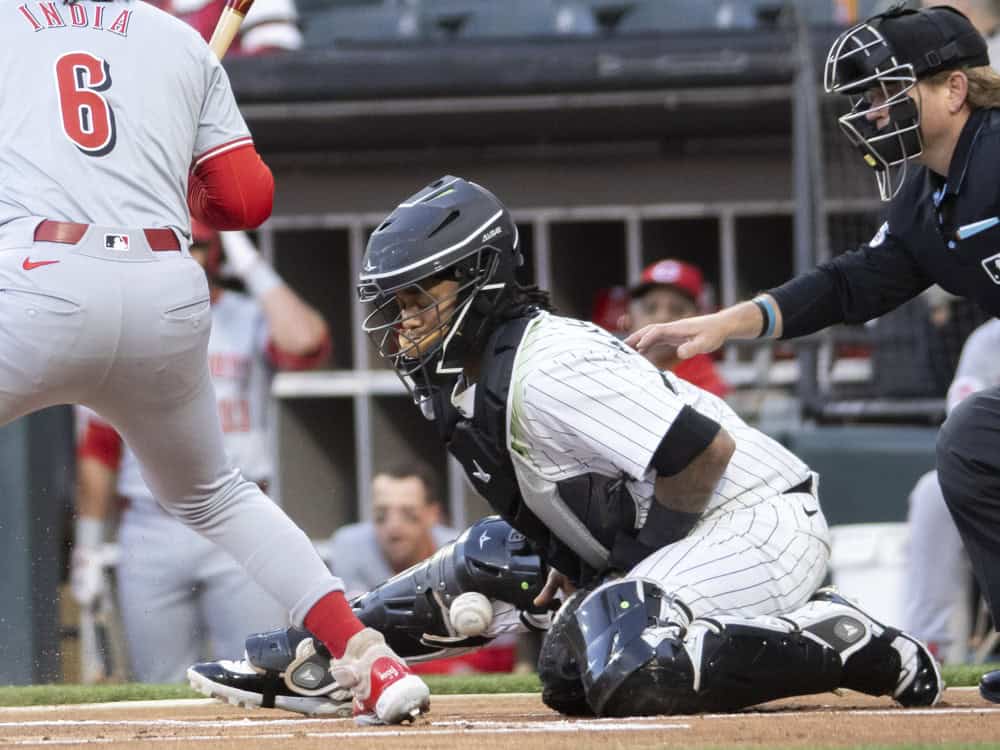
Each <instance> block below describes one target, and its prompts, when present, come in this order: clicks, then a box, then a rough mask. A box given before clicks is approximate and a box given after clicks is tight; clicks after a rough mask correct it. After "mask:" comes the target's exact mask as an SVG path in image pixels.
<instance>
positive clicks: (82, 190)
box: [0, 0, 250, 249]
mask: <svg viewBox="0 0 1000 750" xmlns="http://www.w3.org/2000/svg"><path fill="white" fill-rule="evenodd" d="M0 9H2V14H3V17H2V19H0V71H2V72H3V74H4V80H5V81H7V84H6V85H7V87H8V88H7V95H5V96H3V97H0V122H2V123H3V133H4V137H3V138H2V139H0V174H2V175H3V183H4V184H3V187H2V189H0V227H3V225H5V224H9V223H12V222H14V223H16V222H17V220H18V219H23V218H25V217H33V216H34V217H44V218H47V219H57V220H63V221H77V222H86V223H92V224H103V225H117V226H126V227H171V228H173V229H175V230H177V231H179V232H181V233H184V234H186V233H187V232H188V231H189V229H188V227H189V225H190V220H189V213H188V208H187V203H186V196H187V175H188V169H189V168H190V167H191V165H192V161H193V162H194V163H195V164H196V163H197V162H198V161H199V160H201V159H204V158H206V157H207V156H211V155H213V154H216V153H219V152H220V151H221V150H224V149H226V148H231V147H236V146H239V145H244V144H246V143H248V142H250V133H249V131H248V130H247V126H246V123H245V122H244V121H243V117H242V115H241V114H240V112H239V109H238V108H237V106H236V102H235V100H234V98H233V96H232V91H231V90H230V86H229V79H228V77H227V76H226V74H225V71H224V70H223V69H222V66H221V65H220V64H219V61H218V60H216V58H215V56H214V55H213V54H212V52H211V51H210V50H209V48H208V46H207V45H206V44H205V43H204V42H203V41H202V39H201V37H199V36H198V34H197V32H195V31H194V30H193V29H191V28H189V27H188V26H186V25H185V24H184V23H182V22H181V21H178V20H177V19H175V18H172V17H171V16H169V15H167V14H166V13H163V12H161V11H158V10H156V9H155V8H153V7H152V6H150V5H148V4H146V3H143V2H131V1H129V0H115V1H113V2H94V1H93V0H80V1H79V2H75V3H72V4H68V5H67V4H64V3H63V2H61V1H57V0H52V1H50V2H26V3H17V2H15V1H11V0H5V2H3V3H2V4H0ZM15 90H16V92H17V93H16V95H10V94H11V93H12V92H13V91H15ZM26 223H30V220H29V221H28V222H24V223H22V225H20V226H18V225H15V226H13V227H8V228H6V230H4V231H0V249H3V248H4V247H12V246H23V245H24V244H25V241H26V240H30V233H31V231H32V230H33V229H34V225H33V224H31V226H25V225H23V224H26ZM35 223H37V221H36V222H35ZM18 240H19V241H20V243H19V244H18V245H15V244H14V242H15V241H18Z"/></svg>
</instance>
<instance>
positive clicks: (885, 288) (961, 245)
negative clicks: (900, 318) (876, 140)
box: [769, 109, 1000, 338]
mask: <svg viewBox="0 0 1000 750" xmlns="http://www.w3.org/2000/svg"><path fill="white" fill-rule="evenodd" d="M994 217H1000V109H979V110H975V111H973V113H972V114H971V116H970V117H969V119H968V121H967V122H966V123H965V127H964V128H963V129H962V133H961V135H960V136H959V139H958V143H957V145H956V146H955V153H954V154H953V155H952V157H951V164H950V165H949V170H948V178H947V179H945V178H943V177H941V176H940V175H938V174H935V173H934V172H932V171H930V170H929V169H927V167H924V166H921V167H919V168H918V169H916V170H914V171H912V172H911V173H910V174H909V175H908V177H907V178H906V180H905V182H904V183H903V187H902V189H901V190H900V191H899V193H898V194H897V195H896V197H895V198H893V200H892V202H891V203H890V204H889V211H888V220H887V222H886V223H885V224H883V225H882V227H881V228H880V229H879V231H878V234H876V235H875V237H873V238H872V240H871V241H870V242H869V243H867V244H865V245H862V246H861V247H860V248H859V249H858V250H855V251H853V252H848V253H844V254H843V255H839V256H837V257H836V258H834V259H833V260H831V261H830V262H829V263H824V264H823V265H821V266H819V267H817V268H816V269H814V270H813V271H810V272H809V273H806V274H803V275H802V276H798V277H796V278H794V279H792V280H791V281H788V282H786V283H785V284H782V285H781V286H780V287H778V288H777V289H772V290H770V292H769V293H770V294H771V295H772V296H773V297H774V298H775V300H777V302H778V305H779V307H780V308H781V315H782V320H783V326H784V329H783V331H782V338H794V337H795V336H802V335H805V334H807V333H812V332H813V331H818V330H820V329H822V328H826V327H827V326H829V325H832V324H834V323H863V322H864V321H866V320H871V319H872V318H876V317H878V316H880V315H883V314H885V313H887V312H889V311H890V310H893V309H895V308H896V307H899V306H900V305H901V304H903V303H904V302H906V301H907V300H909V299H911V298H913V297H915V296H916V295H918V294H919V293H920V292H922V291H923V290H924V289H926V288H927V287H929V286H930V285H931V284H940V285H941V286H942V287H943V288H944V289H946V290H948V291H949V292H951V293H952V294H956V295H959V296H961V297H967V298H968V299H970V300H973V301H975V302H976V303H978V304H979V305H980V306H981V307H982V308H983V309H984V310H985V311H986V312H988V313H990V314H991V315H994V316H1000V222H998V223H996V224H994V225H993V226H989V224H990V223H991V222H989V221H988V220H989V219H992V218H994ZM977 222H983V224H978V225H977ZM970 225H974V226H970ZM959 229H964V232H963V233H964V234H968V233H970V232H974V233H973V234H971V236H967V237H966V239H964V240H963V239H959V238H958V231H959Z"/></svg>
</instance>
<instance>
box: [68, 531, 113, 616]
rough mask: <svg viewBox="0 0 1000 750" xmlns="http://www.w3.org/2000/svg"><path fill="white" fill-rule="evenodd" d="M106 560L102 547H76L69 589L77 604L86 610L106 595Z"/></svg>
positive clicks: (71, 558) (72, 557)
mask: <svg viewBox="0 0 1000 750" xmlns="http://www.w3.org/2000/svg"><path fill="white" fill-rule="evenodd" d="M106 586H107V582H106V579H105V577H104V559H103V555H102V553H101V548H100V547H86V546H83V545H79V544H78V545H76V546H74V547H73V554H72V555H71V556H70V573H69V588H70V592H71V593H72V594H73V598H74V599H75V600H76V603H77V604H79V605H80V606H81V607H83V608H85V609H89V608H91V607H93V606H94V604H96V603H97V602H98V601H99V600H100V598H101V597H102V596H103V595H104V593H105V588H106Z"/></svg>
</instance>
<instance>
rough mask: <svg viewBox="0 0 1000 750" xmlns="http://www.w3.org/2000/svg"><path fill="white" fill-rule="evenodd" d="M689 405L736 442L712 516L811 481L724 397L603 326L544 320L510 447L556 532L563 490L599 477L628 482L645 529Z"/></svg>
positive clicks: (522, 381)
mask: <svg viewBox="0 0 1000 750" xmlns="http://www.w3.org/2000/svg"><path fill="white" fill-rule="evenodd" d="M463 396H465V398H468V396H466V395H465V394H463ZM461 400H462V401H464V400H465V399H461ZM467 403H468V402H465V404H467ZM456 405H457V406H458V407H459V408H460V410H462V411H465V412H467V411H468V409H467V406H466V408H465V409H463V408H462V406H463V405H464V404H462V403H459V402H458V401H456ZM685 405H688V406H690V407H691V408H693V409H695V410H696V411H698V412H700V413H701V414H703V415H705V416H707V417H709V418H711V419H713V420H715V421H716V422H718V423H719V424H721V425H722V427H723V428H724V429H725V430H726V431H727V432H728V433H729V434H730V435H731V436H732V437H733V439H734V440H735V442H736V452H735V453H734V455H733V457H732V460H731V461H730V463H729V466H728V467H727V469H726V471H725V473H724V474H723V476H722V479H721V481H720V482H719V484H718V486H717V487H716V490H715V492H714V494H713V496H712V498H711V500H710V501H709V504H708V507H707V509H706V511H705V516H706V517H708V516H711V515H712V514H713V513H716V512H718V511H719V510H720V509H725V510H727V511H731V510H735V509H741V508H748V507H751V506H753V505H756V504H758V503H760V502H762V501H765V500H773V499H774V498H775V497H776V496H778V495H781V494H782V493H784V492H785V491H786V490H788V489H790V488H792V487H795V486H797V485H799V484H801V483H802V482H803V481H805V480H806V479H808V478H809V477H810V475H811V473H810V470H809V467H808V466H806V464H804V463H803V462H802V461H801V460H799V459H798V458H797V457H796V456H795V455H794V454H792V453H791V452H789V451H788V450H786V449H785V448H784V447H782V446H781V445H780V444H778V443H777V442H776V441H774V440H772V439H771V438H769V437H767V436H766V435H764V434H763V433H762V432H760V431H759V430H756V429H753V428H752V427H750V426H748V425H747V424H746V423H745V422H744V421H743V420H742V419H740V417H739V416H738V415H737V414H736V413H735V412H734V411H733V410H732V409H731V408H730V407H729V406H728V405H727V404H726V403H725V402H724V401H722V399H720V398H718V397H716V396H713V395H712V394H710V393H708V392H706V391H703V390H700V389H699V388H697V387H695V386H693V385H691V384H689V383H687V382H685V381H683V380H680V379H679V378H677V377H675V376H673V375H671V374H670V373H663V372H660V371H659V370H657V369H656V367H654V366H653V365H652V364H651V363H650V362H648V361H647V360H646V359H645V358H644V357H642V356H641V355H639V354H638V353H637V352H635V351H633V350H632V349H629V348H628V347H626V346H625V345H624V344H622V343H621V342H620V341H618V340H617V339H616V338H614V337H613V336H612V335H611V334H609V333H607V332H606V331H604V330H602V329H600V328H598V327H597V326H594V325H592V324H590V323H586V322H582V321H578V320H574V319H571V318H564V317H559V316H556V315H552V314H550V313H542V314H540V315H539V316H538V317H537V318H536V319H535V320H534V321H532V323H530V324H529V326H528V328H527V330H526V332H525V335H524V338H523V339H522V341H521V344H520V346H519V348H518V352H517V356H516V359H515V362H514V369H513V374H512V378H511V387H510V396H509V398H508V420H509V429H508V443H509V447H510V452H511V457H512V459H513V460H514V466H515V469H516V471H517V477H518V482H519V485H520V487H521V491H522V495H523V496H524V498H525V501H526V503H527V504H528V505H529V506H530V507H531V508H532V510H533V511H534V512H535V513H536V515H539V517H540V518H541V520H542V521H544V522H546V524H547V525H548V526H549V527H550V528H553V526H554V524H553V523H551V522H550V520H551V519H550V518H549V519H547V518H546V517H545V516H546V515H547V514H546V510H547V509H548V508H551V506H553V505H557V504H558V503H559V499H558V491H557V488H556V483H557V482H559V481H561V480H563V479H566V478H568V477H572V476H576V475H579V474H583V473H591V472H592V473H597V474H601V475H605V476H611V477H622V478H623V479H624V480H625V482H626V486H627V487H628V489H629V492H630V493H631V495H632V498H633V499H634V501H635V503H636V511H637V512H636V525H637V527H638V526H641V525H642V524H643V523H645V518H646V514H647V512H648V510H649V507H650V504H651V503H652V502H653V482H654V480H655V478H656V471H655V469H653V468H651V466H650V463H651V460H652V458H653V455H654V453H655V452H656V451H657V448H658V447H659V445H660V443H661V441H662V440H663V439H664V436H665V435H666V434H667V432H668V430H669V429H670V426H671V425H672V424H673V421H674V419H675V418H676V417H677V415H678V414H679V413H680V411H681V409H682V408H683V407H684V406H685ZM557 512H558V511H557ZM562 515H563V516H564V514H562ZM564 541H567V542H568V540H564ZM577 551H578V552H580V550H577ZM581 556H582V557H584V559H587V555H586V554H581Z"/></svg>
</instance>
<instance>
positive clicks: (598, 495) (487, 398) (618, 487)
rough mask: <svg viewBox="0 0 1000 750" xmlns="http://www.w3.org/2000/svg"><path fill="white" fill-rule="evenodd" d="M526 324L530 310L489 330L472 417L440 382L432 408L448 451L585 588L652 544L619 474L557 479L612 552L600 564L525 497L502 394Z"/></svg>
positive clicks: (626, 564)
mask: <svg viewBox="0 0 1000 750" xmlns="http://www.w3.org/2000/svg"><path fill="white" fill-rule="evenodd" d="M530 322H531V317H530V316H529V317H522V318H516V319H514V320H511V321H508V322H507V323H505V324H503V325H502V326H500V327H499V328H497V330H496V331H494V332H493V334H492V335H491V336H490V339H489V341H488V343H487V345H486V348H485V350H484V352H483V355H482V360H481V362H480V369H479V372H480V379H479V381H478V382H477V383H476V394H475V403H474V413H473V418H472V419H466V418H465V417H463V416H462V415H461V414H460V413H459V412H458V410H457V409H456V408H455V407H454V406H453V405H452V403H451V399H450V393H449V392H447V389H444V388H442V389H441V391H440V392H439V393H438V395H437V398H436V400H435V413H436V415H437V422H438V426H439V429H441V431H442V437H443V438H444V440H445V444H446V445H447V446H448V451H449V452H450V453H451V454H452V455H453V456H454V457H455V458H456V459H458V462H459V463H460V464H461V465H462V468H463V469H465V473H466V475H467V476H468V478H469V481H470V482H472V485H473V487H475V488H476V491H477V492H478V493H479V494H480V495H482V496H483V497H484V498H486V501H487V502H488V503H489V504H490V507H491V508H492V509H493V510H494V511H495V512H496V513H498V514H499V515H500V516H501V517H502V518H503V519H504V520H505V521H507V523H509V524H510V525H511V526H513V527H514V528H515V529H517V530H518V531H519V532H521V533H522V534H524V536H525V537H527V538H528V539H529V540H530V541H531V542H532V543H533V544H534V546H535V549H536V550H538V552H539V554H540V555H541V557H542V559H543V560H544V561H545V562H546V563H547V564H548V565H550V566H552V567H554V568H556V569H557V570H558V571H559V572H561V573H563V574H564V575H566V576H567V577H568V578H570V580H572V581H573V582H574V583H575V584H576V585H578V586H587V585H588V584H592V583H594V582H596V581H597V580H599V579H600V578H602V577H603V576H604V574H606V573H607V572H608V571H609V570H611V569H618V570H627V569H629V568H631V567H632V566H633V565H635V564H636V563H638V562H639V560H641V559H642V558H643V557H645V556H646V555H648V554H649V553H650V552H652V549H649V548H647V547H645V546H643V545H641V544H639V543H638V542H637V541H636V539H635V536H636V534H637V532H636V531H635V530H634V525H635V503H634V501H633V500H632V497H631V495H630V494H629V492H628V490H627V489H626V487H625V483H624V481H622V480H621V479H617V478H609V477H605V476H600V475H597V474H582V475H579V476H575V477H571V478H569V479H567V480H564V481H562V482H559V484H558V487H559V494H560V497H561V498H562V500H563V502H564V503H565V505H566V506H567V507H568V508H569V510H570V511H571V512H572V513H573V514H574V515H575V516H576V517H577V518H578V519H579V520H580V521H581V522H582V523H583V525H584V526H585V527H586V529H587V532H589V533H590V535H591V536H592V537H593V538H594V539H595V540H596V541H597V542H598V543H600V544H601V545H602V546H603V547H604V548H605V549H607V550H609V554H608V560H607V563H606V564H605V565H604V566H602V567H601V568H600V569H596V568H594V567H592V566H590V565H588V564H587V563H586V562H584V561H583V560H582V559H581V558H580V556H579V555H578V554H577V553H576V552H574V551H573V549H572V548H571V547H570V546H569V545H567V544H566V543H565V542H564V541H563V540H561V539H560V538H559V537H557V536H556V535H555V534H554V533H553V532H552V531H551V530H550V529H549V528H548V527H547V526H546V525H545V524H544V523H543V522H542V521H541V520H539V518H538V517H537V516H536V515H535V514H534V513H533V512H532V510H531V509H530V508H529V507H528V505H527V503H525V501H524V498H523V497H522V495H521V490H520V487H519V486H518V482H517V475H516V473H515V471H514V464H513V462H512V461H511V458H510V452H509V451H508V448H507V397H508V394H509V392H510V381H511V375H512V372H513V369H514V357H515V355H516V354H517V348H518V346H519V344H520V343H521V339H522V338H523V337H524V331H525V329H526V328H527V326H528V324H529V323H530Z"/></svg>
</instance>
